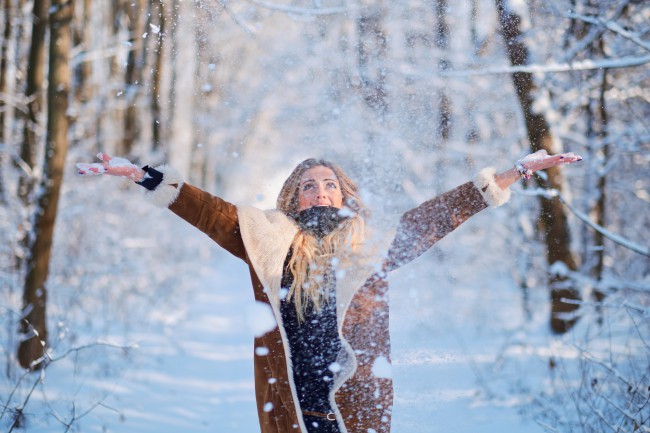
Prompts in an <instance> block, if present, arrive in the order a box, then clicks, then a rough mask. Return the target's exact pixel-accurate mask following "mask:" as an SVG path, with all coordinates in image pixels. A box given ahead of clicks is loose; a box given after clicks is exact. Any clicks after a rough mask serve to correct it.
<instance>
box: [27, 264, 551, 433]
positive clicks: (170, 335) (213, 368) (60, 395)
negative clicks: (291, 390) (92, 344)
mask: <svg viewBox="0 0 650 433" xmlns="http://www.w3.org/2000/svg"><path fill="white" fill-rule="evenodd" d="M214 259H215V261H216V263H217V266H216V267H215V269H214V270H213V272H212V273H211V274H210V275H208V276H207V277H206V279H205V282H204V284H202V285H201V286H200V287H199V288H197V289H195V293H194V294H192V295H191V298H189V299H187V305H186V306H185V307H184V308H185V309H184V310H179V311H177V312H176V315H173V314H172V315H170V316H169V317H166V318H165V320H164V321H160V322H158V324H157V325H152V326H151V327H150V328H149V329H143V330H141V332H140V333H139V334H137V335H134V334H131V335H130V336H129V338H131V339H133V340H136V341H138V342H139V345H140V348H139V349H138V350H135V351H133V352H131V354H130V355H129V356H128V357H127V358H125V359H124V362H123V363H122V364H121V365H117V366H116V365H112V367H113V369H114V371H113V372H112V373H107V375H106V377H104V378H96V379H89V376H90V375H89V374H88V373H86V374H80V373H79V372H78V371H77V370H78V369H79V359H77V360H76V363H75V362H73V360H72V359H71V360H70V361H69V362H61V363H57V364H56V365H52V366H51V368H50V369H49V370H48V376H47V381H46V382H47V387H46V390H47V392H46V395H47V399H48V401H49V404H50V405H51V408H52V407H54V408H56V403H53V402H55V401H57V400H61V401H64V400H66V399H67V400H68V401H70V400H74V401H75V402H76V404H77V408H76V410H77V413H81V412H83V411H84V410H87V409H88V407H89V405H91V404H93V402H96V401H100V400H101V401H102V402H103V405H102V406H99V407H96V408H94V409H93V410H92V411H91V412H90V413H89V414H88V415H87V416H85V417H84V418H83V419H81V420H79V421H77V423H78V424H79V425H78V427H81V431H84V432H93V431H102V432H129V433H166V432H170V433H171V432H179V431H185V432H232V433H255V432H259V427H258V426H257V415H256V410H255V402H254V390H253V359H252V357H253V354H252V333H251V331H250V330H249V329H248V326H247V318H246V313H245V312H246V308H247V306H250V305H251V303H252V293H251V291H250V288H249V280H248V275H247V269H246V268H245V267H244V266H243V264H242V263H240V262H238V261H237V260H233V259H232V258H229V257H228V256H227V255H226V254H225V253H219V254H218V256H217V257H216V258H214ZM448 302H456V300H454V299H449V300H448ZM436 308H442V309H444V308H446V307H445V306H444V305H437V306H436ZM409 314H410V312H409V311H404V310H403V309H401V308H400V306H399V303H398V306H397V308H396V309H394V310H393V318H392V323H393V324H394V325H395V326H393V328H394V329H392V332H393V341H394V344H393V347H394V357H393V358H394V372H393V374H394V378H395V386H396V400H395V409H394V418H393V426H394V428H393V431H394V432H395V433H418V432H428V433H434V432H449V431H454V432H455V433H464V432H468V433H469V432H474V431H476V430H477V429H479V428H480V430H481V431H482V432H483V433H490V432H494V433H497V432H498V433H502V432H504V431H517V432H519V433H539V432H541V431H542V429H541V428H540V427H539V426H537V425H535V424H533V423H524V422H523V421H522V420H521V418H520V417H519V415H518V413H517V408H516V405H510V404H509V403H507V402H504V403H503V404H499V405H495V404H494V400H493V399H484V398H482V397H483V396H484V395H485V389H481V388H480V387H479V386H478V385H477V376H476V375H475V374H474V371H473V369H472V365H473V364H476V363H481V362H482V361H486V362H493V360H494V356H495V354H494V352H495V351H496V350H497V348H498V345H499V344H500V342H499V338H503V335H504V334H503V332H501V331H499V332H495V333H494V334H493V335H494V339H493V340H489V339H488V340H481V341H477V340H475V339H476V335H475V330H474V329H473V328H475V327H476V323H475V322H473V321H472V320H457V321H452V322H450V323H448V324H447V325H446V326H444V327H442V328H440V329H437V330H435V331H431V329H428V330H424V331H422V330H421V329H419V328H417V327H418V323H417V321H416V322H413V320H411V319H412V318H410V317H408V315H409ZM443 320H444V318H443ZM165 322H167V323H166V324H165V325H162V324H161V323H165ZM461 341H464V343H463V344H460V342H461ZM96 356H97V355H94V356H92V357H91V358H93V357H96ZM70 378H73V380H72V382H71V381H70ZM37 398H38V397H37ZM41 399H42V397H41ZM480 402H482V403H480ZM68 406H69V404H68ZM34 407H36V406H34ZM66 410H68V409H65V410H64V409H63V408H62V409H60V410H57V411H58V413H59V417H61V418H65V417H66ZM49 419H50V421H49V424H48V425H38V426H37V425H36V424H32V425H31V426H28V428H27V431H28V432H30V431H34V432H35V431H38V432H39V433H45V432H60V431H63V430H64V429H62V425H61V424H60V423H58V422H56V421H53V420H52V419H51V417H49Z"/></svg>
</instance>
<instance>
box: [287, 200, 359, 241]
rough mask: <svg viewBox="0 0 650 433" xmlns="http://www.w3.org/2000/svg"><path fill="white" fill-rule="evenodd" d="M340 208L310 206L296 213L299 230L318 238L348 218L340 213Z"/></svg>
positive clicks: (330, 231)
mask: <svg viewBox="0 0 650 433" xmlns="http://www.w3.org/2000/svg"><path fill="white" fill-rule="evenodd" d="M340 210H341V209H338V208H335V207H332V206H314V207H310V208H309V209H305V210H303V211H302V212H300V213H299V214H298V225H299V226H300V229H301V230H303V231H305V232H307V233H309V234H311V235H312V236H315V237H317V238H319V239H320V238H322V237H324V236H327V235H328V234H330V233H332V231H334V229H336V228H337V227H339V225H340V224H341V223H342V222H343V221H345V220H346V219H348V217H347V216H343V215H341V212H340Z"/></svg>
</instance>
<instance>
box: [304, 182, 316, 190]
mask: <svg viewBox="0 0 650 433" xmlns="http://www.w3.org/2000/svg"><path fill="white" fill-rule="evenodd" d="M313 187H314V184H313V183H307V184H305V185H303V186H302V190H303V191H308V190H310V189H312V188H313Z"/></svg>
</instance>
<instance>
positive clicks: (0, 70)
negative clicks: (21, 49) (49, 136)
mask: <svg viewBox="0 0 650 433" xmlns="http://www.w3.org/2000/svg"><path fill="white" fill-rule="evenodd" d="M3 12H4V14H5V16H4V17H5V19H4V23H3V24H4V29H3V32H2V46H1V47H0V95H6V94H7V93H8V92H7V69H8V65H9V62H8V61H7V55H8V54H9V41H10V39H11V31H12V27H11V0H5V1H4V7H3ZM4 101H5V97H4V96H0V145H2V146H6V137H5V127H6V119H7V116H6V112H7V109H8V106H7V105H5V102H4ZM7 153H8V152H7V150H6V149H4V150H0V204H4V203H6V201H7V198H6V191H5V181H4V175H5V155H7Z"/></svg>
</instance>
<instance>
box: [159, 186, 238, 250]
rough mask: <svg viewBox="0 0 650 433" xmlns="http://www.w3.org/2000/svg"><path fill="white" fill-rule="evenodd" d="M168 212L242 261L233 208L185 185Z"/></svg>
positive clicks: (235, 212) (235, 213) (231, 205)
mask: <svg viewBox="0 0 650 433" xmlns="http://www.w3.org/2000/svg"><path fill="white" fill-rule="evenodd" d="M169 209H170V210H171V211H172V212H174V213H175V214H176V215H178V216H179V217H181V218H183V219H184V220H185V221H187V222H188V223H190V224H192V225H193V226H194V227H196V228H197V229H199V230H201V231H202V232H203V233H205V234H206V235H208V236H209V237H210V239H212V240H213V241H215V242H216V243H218V244H219V245H220V246H221V247H222V248H224V249H225V250H226V251H228V252H229V253H231V254H232V255H234V256H235V257H239V258H240V259H242V260H244V261H245V260H246V249H245V248H244V241H243V240H242V237H241V233H240V231H239V220H238V218H237V207H236V206H235V205H233V204H231V203H228V202H227V201H225V200H223V199H221V198H219V197H216V196H213V195H211V194H210V193H208V192H205V191H203V190H201V189H199V188H197V187H195V186H192V185H189V184H187V183H185V184H183V185H182V187H181V190H180V192H179V194H178V197H177V198H176V200H175V201H174V202H173V203H172V204H171V205H170V206H169Z"/></svg>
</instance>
